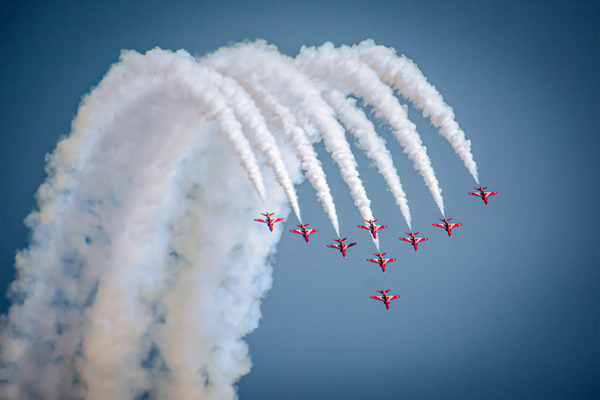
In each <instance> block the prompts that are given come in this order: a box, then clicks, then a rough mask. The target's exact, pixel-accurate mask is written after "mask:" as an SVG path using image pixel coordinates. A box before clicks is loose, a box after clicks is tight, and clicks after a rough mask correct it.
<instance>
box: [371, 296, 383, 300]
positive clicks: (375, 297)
mask: <svg viewBox="0 0 600 400" xmlns="http://www.w3.org/2000/svg"><path fill="white" fill-rule="evenodd" d="M371 298H372V299H375V300H381V301H385V300H383V297H381V296H371Z"/></svg>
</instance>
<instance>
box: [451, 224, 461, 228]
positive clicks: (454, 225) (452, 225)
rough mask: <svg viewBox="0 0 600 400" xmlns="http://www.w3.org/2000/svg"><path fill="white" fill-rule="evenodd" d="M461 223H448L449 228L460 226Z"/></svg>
mask: <svg viewBox="0 0 600 400" xmlns="http://www.w3.org/2000/svg"><path fill="white" fill-rule="evenodd" d="M461 225H462V224H450V225H448V226H449V227H450V228H456V227H457V226H461Z"/></svg>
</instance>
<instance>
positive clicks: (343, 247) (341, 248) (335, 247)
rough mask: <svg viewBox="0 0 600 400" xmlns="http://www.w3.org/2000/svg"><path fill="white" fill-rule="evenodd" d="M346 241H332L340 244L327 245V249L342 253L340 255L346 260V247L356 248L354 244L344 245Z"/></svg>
mask: <svg viewBox="0 0 600 400" xmlns="http://www.w3.org/2000/svg"><path fill="white" fill-rule="evenodd" d="M346 239H347V238H343V239H333V240H334V241H336V242H340V244H328V245H327V247H331V248H332V249H338V250H340V251H341V252H342V255H343V256H344V258H346V249H347V248H348V247H352V246H356V243H350V244H344V240H346Z"/></svg>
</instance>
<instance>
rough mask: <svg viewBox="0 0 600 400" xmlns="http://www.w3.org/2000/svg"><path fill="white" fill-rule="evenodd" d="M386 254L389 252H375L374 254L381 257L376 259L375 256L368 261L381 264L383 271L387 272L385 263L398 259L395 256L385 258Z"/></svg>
mask: <svg viewBox="0 0 600 400" xmlns="http://www.w3.org/2000/svg"><path fill="white" fill-rule="evenodd" d="M386 254H387V253H383V254H381V253H373V255H374V256H377V257H379V259H378V260H375V259H373V258H367V261H371V262H374V263H377V264H379V265H380V266H381V269H382V270H383V273H384V274H385V264H387V263H391V262H394V261H396V259H395V258H383V256H385V255H386Z"/></svg>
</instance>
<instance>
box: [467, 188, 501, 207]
mask: <svg viewBox="0 0 600 400" xmlns="http://www.w3.org/2000/svg"><path fill="white" fill-rule="evenodd" d="M473 189H477V190H479V193H471V192H469V194H470V195H472V196H479V197H481V198H482V199H483V201H484V202H485V204H486V205H487V204H488V197H490V196H493V195H495V194H498V192H486V191H485V189H487V186H486V187H476V188H473Z"/></svg>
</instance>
